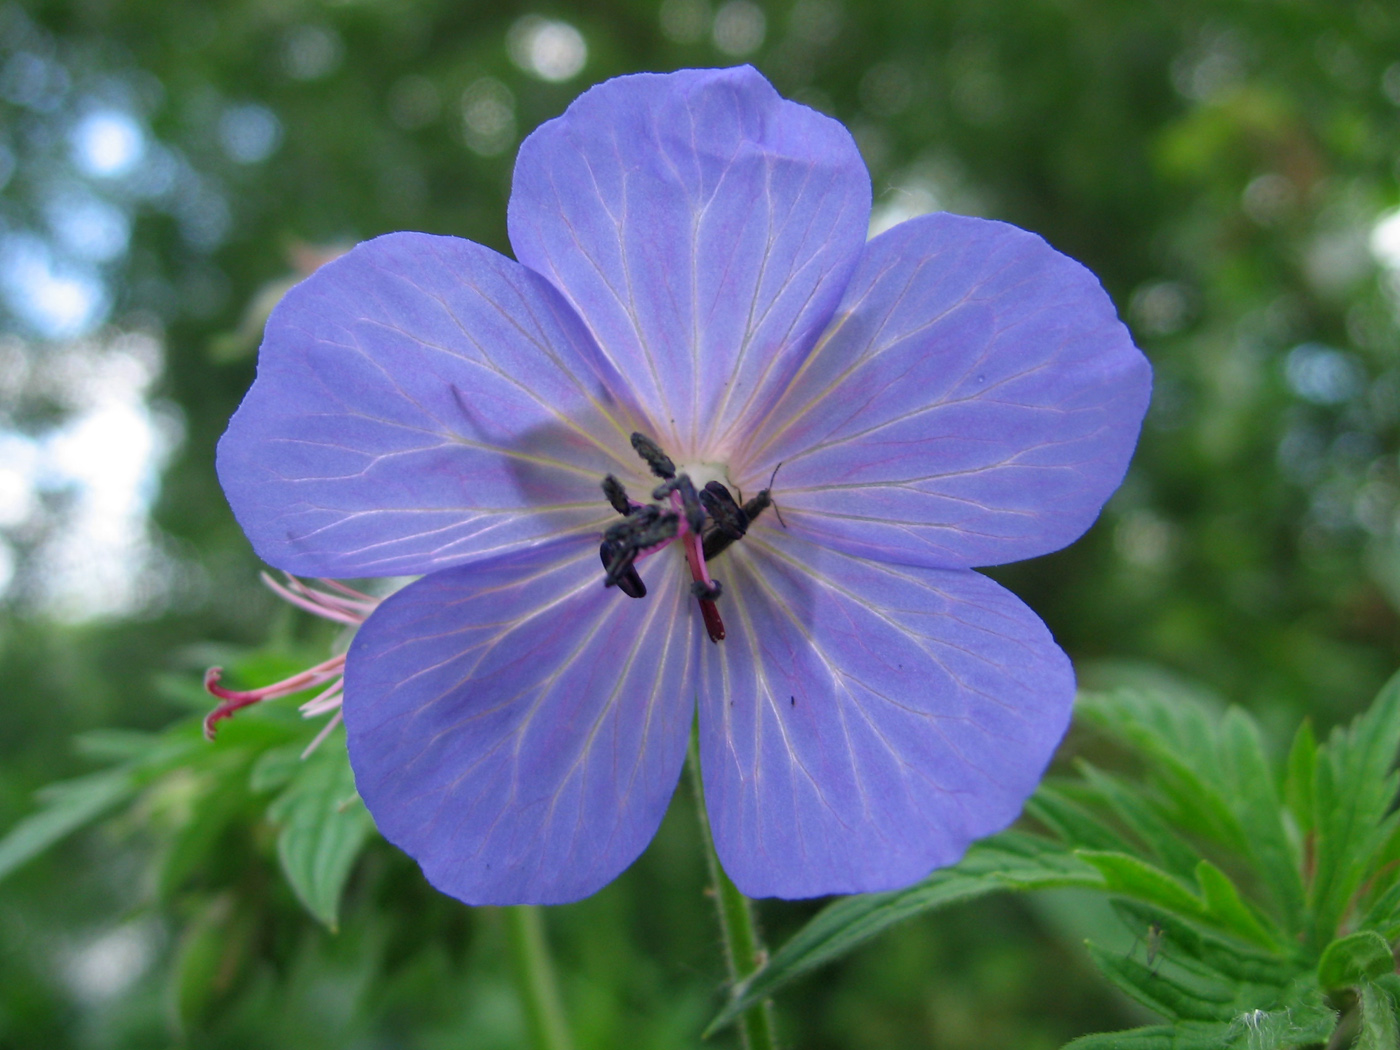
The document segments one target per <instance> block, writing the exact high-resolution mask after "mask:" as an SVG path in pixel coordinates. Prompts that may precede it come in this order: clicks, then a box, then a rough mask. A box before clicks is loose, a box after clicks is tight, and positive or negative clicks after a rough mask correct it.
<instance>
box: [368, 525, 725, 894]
mask: <svg viewBox="0 0 1400 1050" xmlns="http://www.w3.org/2000/svg"><path fill="white" fill-rule="evenodd" d="M659 560H669V559H659ZM671 567H673V566H671ZM652 576H653V580H652V581H649V586H650V587H651V592H650V594H649V595H648V597H647V600H646V601H634V600H632V599H630V598H627V597H625V596H623V595H621V594H619V593H618V592H617V591H616V590H613V589H610V590H604V589H603V587H602V585H601V584H600V583H599V566H598V555H597V551H596V550H584V551H582V552H581V551H580V550H579V549H578V546H577V545H575V544H555V545H552V546H548V547H543V548H536V549H533V550H529V551H525V552H522V553H517V554H513V555H508V556H505V557H501V558H494V559H491V560H489V561H485V562H480V563H477V564H474V565H470V566H466V567H463V568H459V569H450V570H446V571H443V572H438V573H434V574H432V575H431V576H427V577H424V578H423V579H421V580H419V581H418V582H416V583H411V584H409V585H408V586H407V587H405V588H404V589H403V590H401V591H399V592H397V593H396V594H394V595H392V596H391V597H389V598H387V599H385V601H384V602H383V603H382V604H381V605H380V607H379V609H378V610H376V612H375V614H374V615H373V616H372V617H370V619H369V621H368V622H367V623H366V624H365V625H364V626H363V627H362V628H360V632H359V634H357V635H356V636H355V640H354V642H353V643H352V644H351V646H350V652H349V654H348V656H347V659H346V665H345V683H346V697H347V702H346V704H345V708H344V711H345V725H346V728H347V731H348V733H349V745H350V757H351V763H352V765H353V766H354V769H355V783H356V786H357V788H358V789H359V792H360V795H361V796H362V797H363V798H364V800H365V804H366V805H367V806H369V808H370V812H371V813H373V814H374V819H375V822H376V823H377V824H378V825H379V830H380V831H382V832H383V833H384V836H385V838H387V839H389V841H391V842H393V843H395V844H396V845H397V846H399V847H400V848H402V849H403V850H405V851H407V852H408V853H409V854H411V855H412V856H413V857H415V858H417V860H418V862H419V864H421V865H422V867H423V872H424V874H426V875H427V877H428V880H429V881H430V882H432V883H433V885H435V886H437V887H438V888H439V889H441V890H442V891H443V892H445V893H450V894H452V895H453V896H454V897H457V898H459V899H461V900H464V901H467V902H469V903H471V904H519V903H535V904H557V903H560V902H563V901H571V900H577V899H578V898H580V897H584V896H587V895H588V894H590V893H594V892H596V891H597V890H599V889H601V888H602V887H603V886H604V885H606V884H607V883H608V882H610V881H612V880H613V879H614V878H616V877H617V876H618V874H620V873H621V871H622V869H623V868H625V867H626V866H627V865H628V864H630V863H632V861H633V860H634V859H635V858H636V856H637V854H639V853H641V851H642V850H643V849H644V848H645V847H646V844H647V843H648V842H650V841H651V838H652V836H653V835H654V834H655V833H656V829H657V826H658V825H659V824H660V823H661V818H662V816H663V815H664V814H665V812H666V806H667V804H668V803H669V802H670V799H671V794H672V792H673V791H674V790H675V786H676V781H677V779H678V778H679V776H680V769H681V764H682V762H683V761H684V759H685V750H686V741H687V739H688V738H689V735H690V726H691V721H692V715H693V712H694V705H695V701H694V692H693V688H694V687H693V685H691V684H689V683H690V682H691V681H692V680H693V675H694V664H695V658H696V649H697V647H698V646H699V645H700V644H701V642H700V638H699V637H698V636H697V635H696V634H695V633H694V632H693V631H690V630H687V629H686V626H687V625H686V624H685V623H684V620H685V617H684V616H683V615H682V610H683V609H684V612H685V613H687V614H688V613H689V611H690V610H689V603H684V604H683V602H682V591H683V588H682V586H681V580H680V578H679V577H678V576H677V574H676V573H674V572H671V573H666V572H662V573H655V572H653V573H652ZM355 698H360V702H358V703H356V702H354V701H355Z"/></svg>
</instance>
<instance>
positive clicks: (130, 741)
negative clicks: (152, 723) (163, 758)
mask: <svg viewBox="0 0 1400 1050" xmlns="http://www.w3.org/2000/svg"><path fill="white" fill-rule="evenodd" d="M163 738H164V734H161V733H143V732H140V731H139V730H135V729H90V730H88V731H87V732H86V733H79V734H78V735H77V736H76V737H74V738H73V747H74V749H75V750H76V751H77V752H78V754H80V755H84V756H85V757H87V758H95V759H98V760H99V761H103V762H129V761H139V760H141V759H143V758H146V757H147V756H149V755H152V754H154V753H155V752H156V751H157V750H158V749H159V748H160V747H161V743H162V740H163Z"/></svg>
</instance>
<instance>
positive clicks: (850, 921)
mask: <svg viewBox="0 0 1400 1050" xmlns="http://www.w3.org/2000/svg"><path fill="white" fill-rule="evenodd" d="M1103 885H1104V882H1103V878H1102V877H1101V876H1100V875H1099V874H1098V873H1097V872H1096V871H1095V870H1094V869H1093V868H1091V867H1090V866H1089V865H1087V864H1085V863H1083V862H1082V861H1080V860H1078V859H1076V858H1075V857H1074V855H1073V854H1071V853H1069V852H1068V851H1067V850H1065V849H1064V848H1063V847H1062V846H1060V845H1059V844H1058V843H1055V842H1052V841H1050V840H1049V839H1044V838H1041V837H1040V836H1038V835H1026V834H1022V833H1020V832H1014V831H1005V832H1002V833H1001V834H1000V835H996V836H993V837H992V838H990V839H985V840H983V841H982V842H978V843H974V844H973V846H972V848H971V849H969V850H968V851H967V855H966V856H965V857H963V859H962V860H961V861H960V862H959V863H958V864H957V865H955V866H954V867H951V868H943V869H941V870H939V871H935V872H934V873H933V874H932V875H930V876H929V877H928V878H926V879H924V880H923V881H921V882H917V883H915V884H914V885H913V886H910V887H909V888H907V889H903V890H895V891H893V892H890V893H869V894H863V895H860V896H855V897H845V898H843V899H841V900H838V901H836V902H835V903H833V904H830V905H828V906H827V907H826V908H824V909H823V910H822V911H821V912H819V913H818V914H817V916H816V917H815V918H814V919H812V921H811V922H809V923H808V924H807V925H806V926H804V927H803V928H802V929H801V930H799V931H798V932H797V933H796V934H795V935H794V936H793V937H792V938H791V939H790V940H789V941H788V942H787V943H786V944H784V945H783V946H782V947H781V948H780V949H778V951H777V952H776V953H775V954H774V955H773V957H772V958H771V959H770V960H769V961H768V963H767V964H766V965H765V966H763V967H762V968H761V969H759V970H758V971H757V972H755V973H754V974H753V975H752V976H750V977H749V979H748V980H747V981H745V982H744V983H743V984H742V985H740V986H739V987H736V988H735V989H734V997H733V998H732V999H731V1000H730V1001H729V1003H727V1004H726V1005H725V1007H724V1009H723V1010H721V1011H720V1013H719V1014H718V1015H717V1016H716V1017H715V1019H714V1020H713V1021H711V1022H710V1025H709V1027H708V1028H707V1029H706V1034H708V1033H710V1032H714V1031H717V1030H718V1029H719V1028H722V1027H723V1026H724V1025H726V1024H728V1023H729V1022H730V1021H732V1020H733V1019H734V1018H735V1017H737V1016H738V1015H739V1014H741V1013H743V1012H744V1011H745V1010H747V1009H748V1008H749V1007H750V1006H752V1005H753V1004H755V1003H758V1002H762V1001H763V1000H764V999H767V998H769V997H770V996H771V995H772V994H773V993H774V992H775V991H777V990H778V989H779V988H781V987H782V986H784V985H786V984H787V983H788V982H789V981H792V980H794V979H796V978H797V977H800V976H801V975H802V974H805V973H807V972H808V971H810V970H814V969H816V968H817V967H819V966H822V965H824V964H826V963H829V962H832V961H833V960H835V959H838V958H840V957H841V956H842V955H845V954H846V953H847V952H849V951H851V950H852V949H854V948H856V947H858V946H859V945H861V944H864V943H865V942H866V941H868V940H870V938H872V937H874V936H875V935H876V934H878V933H882V932H883V931H885V930H887V929H889V928H890V927H891V926H895V925H897V924H899V923H901V922H905V921H907V920H908V919H912V918H914V917H915V916H918V915H921V914H923V913H924V912H928V911H932V910H935V909H938V908H944V907H947V906H948V905H950V904H957V903H960V902H962V901H969V900H975V899H976V898H978V897H983V896H986V895H987V894H990V893H996V892H998V891H1003V890H1034V889H1050V888H1055V887H1065V886H1078V887H1085V888H1090V889H1102V888H1103Z"/></svg>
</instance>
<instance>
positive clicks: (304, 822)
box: [267, 741, 374, 930]
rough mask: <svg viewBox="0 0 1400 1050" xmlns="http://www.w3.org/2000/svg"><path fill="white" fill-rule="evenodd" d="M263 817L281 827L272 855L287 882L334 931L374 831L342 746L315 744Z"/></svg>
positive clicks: (312, 912) (307, 906) (316, 915)
mask: <svg viewBox="0 0 1400 1050" xmlns="http://www.w3.org/2000/svg"><path fill="white" fill-rule="evenodd" d="M327 743H328V744H329V741H328V742H327ZM267 815H268V819H270V820H271V821H272V822H273V823H274V824H277V825H279V826H280V828H281V831H280V832H279V834H278V837H277V857H278V859H279V860H280V861H281V863H282V871H283V872H284V873H285V875H286V876H287V881H288V882H290V883H291V885H292V889H293V890H294V891H295V892H296V895H297V897H298V899H300V901H301V902H302V904H303V905H305V906H306V909H307V910H308V911H309V912H311V914H312V915H314V916H315V917H316V918H317V919H319V920H320V921H321V922H323V923H324V924H325V925H326V926H328V927H329V928H330V929H332V930H334V929H336V924H337V921H338V916H339V913H340V898H341V894H342V892H343V891H344V889H345V883H346V880H347V879H349V877H350V871H351V869H352V868H353V867H354V864H355V859H356V858H357V857H358V856H359V855H360V851H361V850H362V849H363V848H364V845H365V842H366V840H367V839H368V838H369V836H370V833H371V832H373V831H374V822H373V821H372V820H371V819H370V815H369V811H368V810H366V809H365V807H364V803H363V802H361V801H360V798H359V796H358V795H357V794H355V780H354V777H353V775H352V774H351V772H350V763H349V760H348V759H347V758H346V755H345V749H344V747H339V748H337V747H333V746H327V745H323V746H322V747H320V748H318V749H317V750H316V751H315V752H314V753H313V754H312V755H311V756H310V757H309V758H308V759H307V760H306V761H305V763H304V764H303V765H302V768H301V769H300V770H299V771H298V772H297V774H296V775H295V776H294V777H293V778H292V780H291V781H290V783H289V784H288V786H287V788H286V790H285V791H283V793H282V794H281V795H279V796H278V797H277V800H276V801H275V802H273V803H272V805H271V806H270V807H269V808H268V811H267Z"/></svg>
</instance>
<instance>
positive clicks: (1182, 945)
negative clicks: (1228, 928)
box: [1113, 900, 1298, 992]
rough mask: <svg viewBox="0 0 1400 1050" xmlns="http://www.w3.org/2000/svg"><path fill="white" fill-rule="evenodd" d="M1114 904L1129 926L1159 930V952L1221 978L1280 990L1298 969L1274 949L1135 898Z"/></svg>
mask: <svg viewBox="0 0 1400 1050" xmlns="http://www.w3.org/2000/svg"><path fill="white" fill-rule="evenodd" d="M1113 908H1114V910H1115V911H1116V912H1118V913H1119V918H1121V919H1122V920H1123V923H1124V925H1126V926H1127V927H1128V928H1129V929H1131V930H1147V929H1149V928H1150V927H1152V926H1156V927H1157V928H1158V929H1159V930H1161V943H1160V946H1159V949H1158V950H1159V952H1160V953H1161V954H1162V955H1166V956H1168V957H1170V958H1171V959H1172V960H1173V961H1174V962H1178V963H1180V962H1183V958H1184V959H1187V960H1192V961H1193V962H1194V964H1195V965H1196V966H1197V967H1199V968H1203V969H1205V970H1208V971H1210V972H1213V973H1214V974H1216V975H1218V976H1219V977H1220V978H1221V979H1223V980H1232V981H1236V982H1239V983H1242V984H1256V985H1266V986H1270V987H1273V988H1277V989H1278V990H1279V991H1280V992H1281V991H1282V990H1283V989H1284V987H1286V986H1287V985H1288V984H1289V982H1291V981H1292V980H1293V979H1294V978H1295V977H1296V976H1297V972H1298V964H1297V963H1295V962H1293V961H1291V960H1289V959H1286V958H1284V957H1281V956H1279V955H1277V954H1275V953H1273V952H1265V951H1260V950H1259V949H1257V948H1252V947H1250V946H1248V945H1245V944H1242V943H1240V942H1238V941H1236V940H1235V939H1234V938H1231V937H1229V936H1228V935H1227V934H1222V933H1219V932H1218V931H1215V930H1212V929H1210V928H1208V927H1205V926H1202V925H1199V924H1198V923H1194V922H1192V921H1190V920H1188V919H1183V918H1181V917H1180V916H1177V915H1173V914H1170V913H1168V912H1164V911H1161V910H1159V909H1157V908H1153V907H1151V906H1150V905H1146V904H1140V903H1138V902H1137V901H1130V900H1116V901H1114V902H1113Z"/></svg>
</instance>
